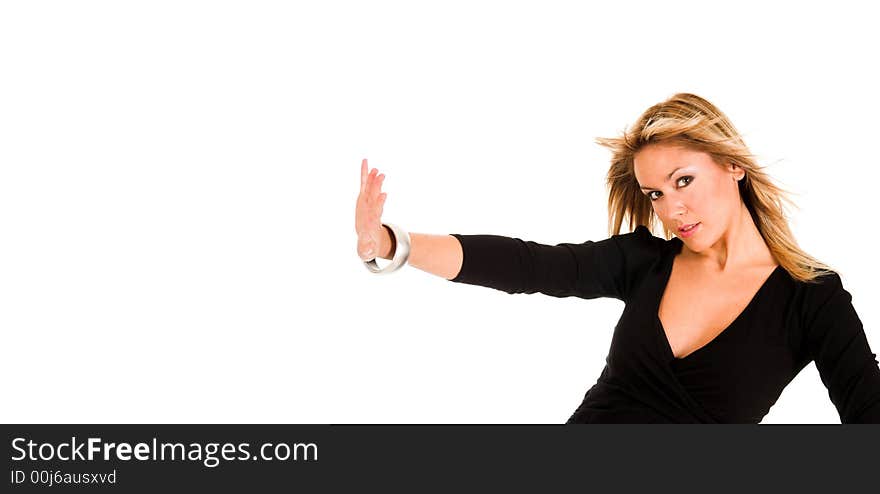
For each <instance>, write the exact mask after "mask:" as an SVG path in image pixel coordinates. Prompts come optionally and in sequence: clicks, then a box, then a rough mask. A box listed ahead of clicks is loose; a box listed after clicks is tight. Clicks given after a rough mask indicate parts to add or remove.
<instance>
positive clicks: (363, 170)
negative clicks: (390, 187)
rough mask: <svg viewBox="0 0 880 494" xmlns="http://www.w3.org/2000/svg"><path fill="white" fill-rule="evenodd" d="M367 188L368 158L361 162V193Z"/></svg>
mask: <svg viewBox="0 0 880 494" xmlns="http://www.w3.org/2000/svg"><path fill="white" fill-rule="evenodd" d="M366 186H367V158H364V159H363V161H361V192H363V191H364V188H365V187H366Z"/></svg>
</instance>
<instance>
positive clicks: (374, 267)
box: [364, 223, 409, 274]
mask: <svg viewBox="0 0 880 494" xmlns="http://www.w3.org/2000/svg"><path fill="white" fill-rule="evenodd" d="M382 225H383V226H387V227H388V228H389V229H390V230H391V233H392V234H393V235H394V238H392V239H391V241H392V242H394V245H395V247H394V256H393V258H392V259H391V264H389V265H387V266H385V267H384V268H380V267H379V265H378V264H376V259H370V260H369V261H364V265H365V266H367V269H368V270H370V272H371V273H376V274H389V273H393V272H395V271H397V270H398V269H400V267H401V266H403V265H404V264H406V260H407V259H408V258H409V233H407V232H406V231H404V230H403V229H402V228H400V227H399V226H397V225H392V224H391V223H382Z"/></svg>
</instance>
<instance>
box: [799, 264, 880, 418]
mask: <svg viewBox="0 0 880 494" xmlns="http://www.w3.org/2000/svg"><path fill="white" fill-rule="evenodd" d="M808 302H809V305H808V307H810V310H809V311H808V312H809V314H808V315H807V320H806V321H805V323H806V326H805V331H806V343H807V350H808V352H809V357H811V358H812V359H813V360H814V361H815V362H816V369H817V370H818V371H819V376H820V377H821V379H822V383H823V384H824V385H825V387H826V388H827V389H828V395H829V397H830V398H831V402H832V403H833V404H834V406H835V407H836V408H837V411H838V413H839V414H840V419H841V422H842V423H844V424H846V423H880V368H878V366H877V359H876V357H877V355H876V354H875V353H873V352H872V351H871V348H870V346H869V345H868V340H867V337H866V335H865V331H864V328H863V327H862V321H861V320H860V319H859V317H858V315H857V314H856V311H855V309H854V308H853V305H852V296H851V294H850V293H849V292H848V291H846V290H845V289H844V288H843V285H842V283H841V280H840V276H839V275H837V274H836V273H835V274H833V275H831V276H829V277H827V278H826V279H825V280H823V281H822V283H821V284H820V285H817V286H816V287H815V290H814V293H813V295H812V296H811V297H810V299H809V300H808Z"/></svg>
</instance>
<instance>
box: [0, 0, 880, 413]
mask: <svg viewBox="0 0 880 494" xmlns="http://www.w3.org/2000/svg"><path fill="white" fill-rule="evenodd" d="M304 4H306V2H297V3H294V2H254V1H248V2H244V1H242V2H218V1H211V2H181V1H174V2H158V1H150V2H110V1H107V2H4V3H3V4H2V7H0V71H2V73H0V331H2V352H3V353H2V358H0V372H2V375H3V382H4V385H3V390H4V399H3V403H4V405H3V406H2V407H0V422H86V423H105V422H106V423H122V422H156V423H164V422H192V423H219V422H247V423H268V422H273V423H275V422H277V423H562V422H564V421H565V420H566V419H567V418H568V417H569V415H570V414H571V413H572V412H573V411H574V409H575V408H576V407H577V405H578V404H579V403H580V401H581V399H582V397H583V394H584V392H585V391H586V390H587V389H588V388H589V387H590V386H592V385H593V384H594V383H595V381H596V378H598V376H599V374H600V372H601V370H602V368H603V366H604V364H605V356H606V355H607V352H608V345H609V343H610V339H611V334H612V330H613V327H614V324H615V323H616V321H617V318H618V317H619V315H620V312H621V310H622V308H623V304H622V302H619V301H616V300H612V299H598V300H589V301H587V300H582V299H576V298H567V299H557V298H553V297H547V296H543V295H540V294H535V295H508V294H506V293H503V292H499V291H495V290H491V289H488V288H483V287H476V286H469V285H461V284H454V283H452V282H449V281H446V280H444V279H442V278H439V277H435V276H432V275H429V274H427V273H424V272H422V271H419V270H416V269H414V268H412V267H406V268H404V269H403V270H401V271H399V272H397V273H394V274H393V275H392V276H387V277H382V276H376V275H373V274H370V273H369V272H368V271H367V270H366V269H365V268H364V266H363V264H362V263H361V261H360V260H359V259H358V257H357V255H356V251H355V248H356V234H355V231H354V205H355V199H356V197H357V193H358V188H359V171H360V163H361V159H362V158H368V159H369V162H370V165H371V166H375V167H378V168H379V170H380V171H381V172H383V173H385V174H386V175H387V178H386V180H385V184H384V190H385V191H386V192H387V193H388V199H387V203H386V205H385V214H384V216H383V219H384V220H385V221H388V222H392V223H396V224H399V225H400V226H402V227H403V228H405V229H407V230H409V231H411V232H420V233H464V234H478V233H488V234H498V235H506V236H515V237H520V238H524V239H527V240H534V241H538V242H542V243H548V244H556V243H560V242H582V241H584V240H596V239H600V238H605V237H606V236H607V230H606V207H605V205H606V195H605V194H606V192H605V186H604V175H605V172H606V170H607V167H608V162H609V157H610V154H609V153H608V152H607V151H606V150H605V149H603V148H601V147H600V146H598V145H597V144H595V143H594V142H593V139H594V138H595V137H598V136H613V135H617V134H618V133H619V132H620V131H621V130H622V129H623V127H624V126H626V125H629V124H631V123H632V122H633V121H634V120H635V119H636V118H637V117H638V115H639V114H640V113H641V112H642V111H643V110H645V109H646V108H647V107H649V106H650V105H652V104H654V103H657V102H659V101H661V100H663V99H666V98H667V97H669V96H671V95H672V94H674V93H676V92H681V91H686V92H693V93H696V94H698V95H700V96H703V97H705V98H707V99H709V100H710V101H711V102H713V103H714V104H716V105H717V106H718V107H719V108H721V109H722V111H724V112H725V113H726V114H727V115H728V116H729V117H730V118H731V119H732V121H733V122H734V124H735V125H736V126H737V128H738V129H739V130H740V131H741V132H742V134H743V135H744V138H745V140H746V143H747V144H749V145H750V147H751V149H752V150H753V151H754V152H755V153H756V154H757V155H758V159H759V161H760V162H761V163H762V164H764V165H766V166H768V171H769V172H770V174H771V175H772V176H773V177H775V178H776V179H777V181H778V183H779V184H780V185H781V186H783V187H784V188H786V189H788V190H790V191H792V192H793V194H794V195H793V198H794V199H795V200H796V202H797V203H798V205H799V206H800V209H799V210H795V211H793V212H792V227H793V230H794V231H795V233H796V236H797V238H798V241H799V242H800V244H801V246H802V247H803V248H804V249H805V250H807V252H809V253H811V254H812V255H814V256H816V257H818V258H819V259H822V260H823V261H825V262H827V263H829V264H830V265H831V266H832V267H834V268H836V269H837V270H838V272H839V273H840V274H841V276H842V278H843V280H844V286H845V287H846V288H847V289H848V290H849V291H850V292H851V293H852V295H853V304H854V306H855V308H856V310H857V312H858V313H859V315H860V317H861V319H862V321H863V323H864V326H865V329H866V332H867V334H868V338H869V341H870V343H871V346H872V348H873V349H874V350H875V351H877V349H880V324H878V323H880V308H878V306H877V304H876V297H877V295H876V290H875V288H874V286H873V283H872V282H874V281H875V280H877V279H878V278H880V269H878V267H877V264H876V263H875V262H874V256H873V248H872V245H871V243H870V239H871V238H873V237H872V236H873V231H874V220H872V219H871V218H872V217H873V211H874V210H875V207H876V204H877V197H878V196H877V194H878V186H880V180H876V178H877V176H878V172H877V170H878V159H877V153H876V151H875V145H876V142H877V139H876V136H877V122H876V115H877V114H878V113H880V98H878V96H877V93H876V88H877V87H880V76H878V75H877V72H876V70H875V69H876V58H875V56H876V47H877V46H878V45H880V39H878V38H880V36H878V34H877V31H876V29H875V25H874V24H875V23H874V19H875V18H874V17H872V16H870V15H868V12H867V11H866V10H865V9H867V8H868V7H867V6H863V5H864V4H863V3H861V2H835V3H834V5H833V8H830V7H828V6H827V4H825V3H822V4H810V3H805V2H797V3H794V2H792V3H791V4H790V5H788V4H783V3H781V2H779V3H775V2H760V3H758V4H754V5H749V4H747V3H741V2H737V3H736V4H724V6H723V7H722V6H721V5H720V4H719V5H718V6H715V4H714V3H709V2H696V1H695V2H668V1H667V2H655V3H654V4H652V3H647V2H646V3H644V4H642V3H628V2H595V3H594V2H590V3H588V2H550V1H540V2H537V1H535V2H510V1H505V2H476V1H472V0H469V1H463V2H450V1H447V2H442V3H441V2H433V3H427V2H424V3H422V2H419V3H415V2H403V1H401V2H345V3H343V2H326V1H325V2H310V3H309V4H310V5H309V6H306V5H304ZM872 302H874V303H872ZM839 421H840V419H839V417H838V415H837V412H836V410H835V409H834V407H833V405H832V404H831V402H830V400H829V398H828V394H827V391H826V390H825V388H824V386H823V385H822V383H821V381H820V380H819V375H818V373H817V372H816V370H815V366H814V365H813V364H810V366H808V367H807V368H806V369H804V371H803V372H801V374H799V375H798V376H797V378H796V379H795V380H794V381H793V382H792V383H791V385H789V386H788V387H787V388H786V389H785V391H784V392H783V394H782V396H781V397H780V399H779V401H778V402H777V403H776V405H774V407H773V408H772V409H771V411H770V413H769V414H768V415H767V416H766V418H765V420H764V422H765V423H839Z"/></svg>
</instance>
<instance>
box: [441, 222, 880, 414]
mask: <svg viewBox="0 0 880 494" xmlns="http://www.w3.org/2000/svg"><path fill="white" fill-rule="evenodd" d="M452 235H453V236H454V237H455V238H457V239H458V240H459V242H461V245H462V250H463V252H464V260H463V264H462V267H461V271H460V272H459V273H458V275H457V276H456V277H455V278H453V279H452V280H450V281H453V282H456V283H467V284H471V285H480V286H486V287H490V288H494V289H497V290H502V291H505V292H507V293H536V292H540V293H543V294H545V295H550V296H553V297H570V296H575V297H580V298H585V299H592V298H598V297H612V298H616V299H619V300H622V301H623V302H624V303H625V304H626V306H625V308H624V310H623V314H622V315H621V316H620V320H619V321H618V322H617V325H616V327H615V328H614V335H613V337H612V340H611V348H610V350H609V352H608V356H607V358H606V359H605V361H606V365H605V369H604V370H603V371H602V374H601V376H600V377H599V379H598V380H597V382H596V384H595V385H594V386H593V387H592V388H590V389H589V391H587V393H586V395H585V396H584V401H583V403H581V405H580V406H579V407H578V408H577V410H576V411H575V412H574V414H573V415H572V416H571V418H569V419H568V422H569V423H576V422H578V423H580V422H584V423H621V422H624V423H688V422H698V423H758V422H760V421H761V419H762V418H763V417H764V416H765V415H766V414H767V412H768V411H769V410H770V407H771V406H772V405H773V404H774V403H775V402H776V400H777V399H778V398H779V395H780V394H781V393H782V390H783V388H785V386H787V385H788V383H790V382H791V380H792V379H794V377H795V376H796V375H797V374H798V373H799V372H800V371H801V369H803V368H804V367H805V366H806V365H807V364H809V363H810V362H811V361H815V362H816V368H817V369H818V371H819V375H820V376H821V379H822V383H823V384H824V385H825V387H826V388H827V389H828V394H829V397H830V398H831V402H832V403H833V404H834V406H835V407H836V408H837V411H838V413H839V414H840V418H841V421H842V422H843V423H851V422H870V423H880V368H878V365H877V359H876V357H877V355H876V354H874V353H872V352H871V348H870V347H869V345H868V341H867V338H866V337H865V331H864V329H863V328H862V322H861V320H860V319H859V317H858V315H857V314H856V311H855V309H854V308H853V306H852V303H851V300H852V297H851V295H850V293H849V292H847V291H846V290H845V289H844V288H843V285H842V284H841V280H840V276H839V275H838V274H837V273H833V274H831V275H828V276H825V277H823V278H822V279H821V281H820V282H819V283H818V284H812V283H804V282H799V281H797V280H795V279H794V278H792V277H791V276H790V275H789V274H788V272H787V271H786V270H785V269H783V268H782V267H781V266H778V267H777V268H776V270H775V271H773V273H772V274H771V275H770V277H769V278H767V280H766V281H765V282H764V284H763V285H762V286H761V288H760V289H759V290H758V291H757V293H756V294H755V295H754V297H753V298H752V300H751V301H750V302H749V304H748V305H747V306H746V308H745V309H744V310H743V311H742V313H740V314H739V316H737V318H736V319H735V320H734V321H733V323H731V324H730V325H729V326H728V327H727V328H726V329H725V330H724V331H722V332H721V333H720V334H719V335H718V336H717V337H715V339H713V340H712V341H710V342H709V343H708V344H706V345H704V346H703V347H701V348H699V349H698V350H696V351H694V352H692V353H690V354H688V355H687V356H685V357H683V358H676V357H675V356H674V355H673V353H672V348H671V347H670V346H669V342H668V340H667V338H666V334H665V332H664V331H663V327H662V325H661V323H660V318H659V316H658V309H659V307H660V299H661V297H662V295H663V291H664V290H665V288H666V283H667V281H668V280H669V275H670V273H671V271H672V261H673V258H674V257H675V256H676V255H677V254H678V253H679V252H681V248H682V245H683V244H682V241H681V239H679V238H677V237H674V238H672V239H670V240H664V239H662V238H659V237H655V236H654V235H652V234H651V232H650V231H649V230H648V229H647V228H646V227H644V226H639V227H638V228H636V230H635V231H634V232H632V233H627V234H621V235H614V236H611V237H610V238H607V239H605V240H601V241H598V242H594V241H587V242H584V243H582V244H570V243H563V244H558V245H555V246H551V245H543V244H539V243H535V242H531V241H523V240H521V239H518V238H510V237H502V236H498V235H461V234H455V233H454V234H452Z"/></svg>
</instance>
